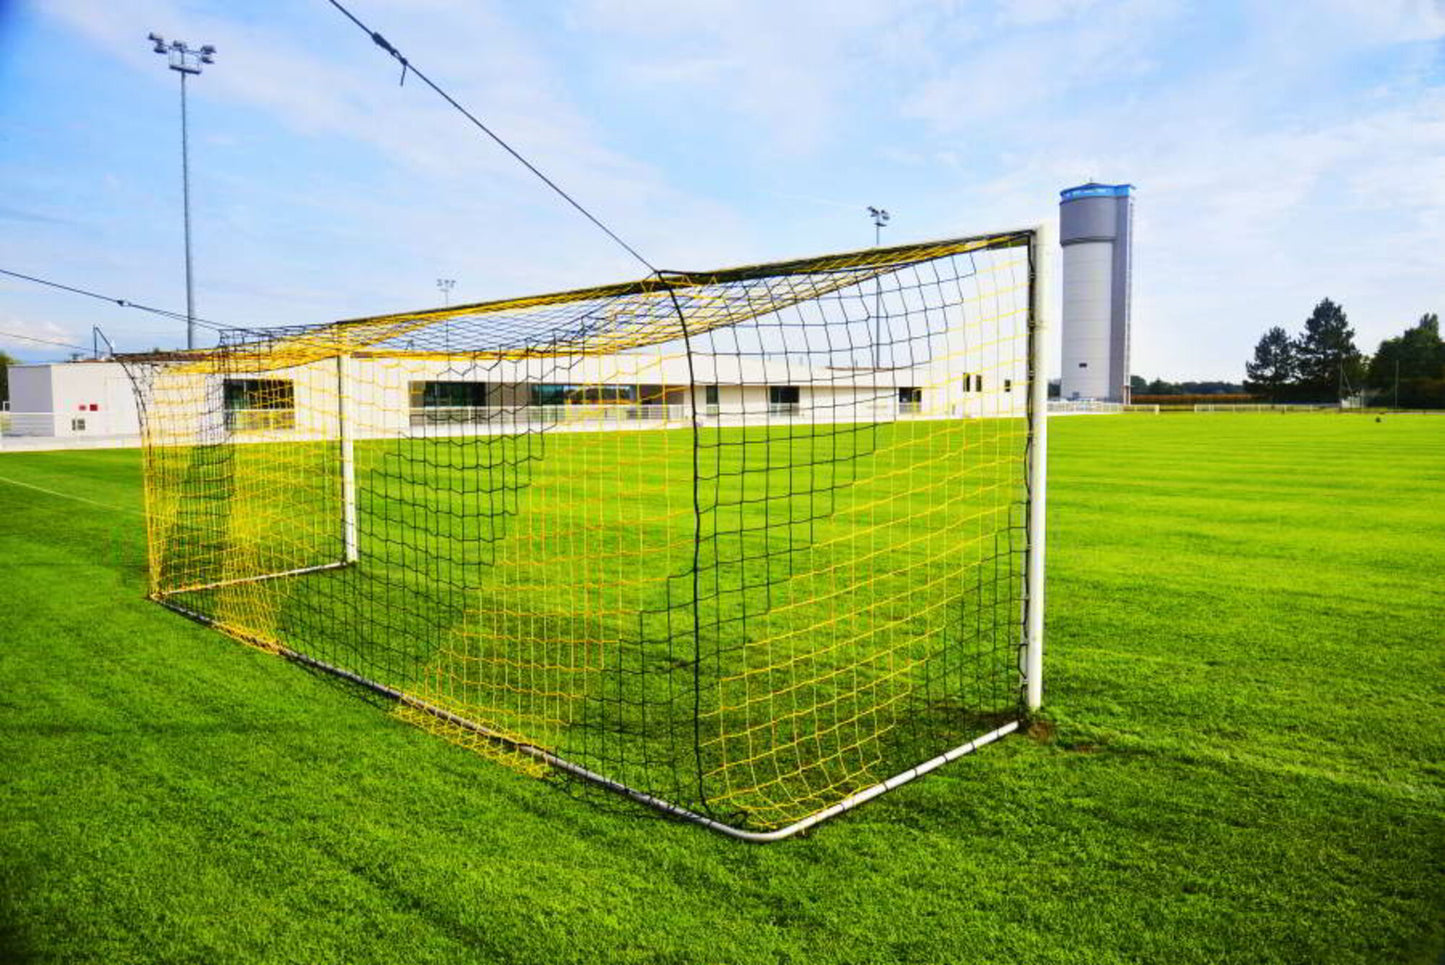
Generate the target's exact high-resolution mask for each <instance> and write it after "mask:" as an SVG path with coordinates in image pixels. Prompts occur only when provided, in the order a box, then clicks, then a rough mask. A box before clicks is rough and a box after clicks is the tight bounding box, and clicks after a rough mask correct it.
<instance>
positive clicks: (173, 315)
mask: <svg viewBox="0 0 1445 965" xmlns="http://www.w3.org/2000/svg"><path fill="white" fill-rule="evenodd" d="M0 275H9V276H10V277H11V278H19V279H21V280H23V281H29V282H34V283H35V284H37V285H44V286H46V287H47V288H58V289H60V290H61V291H65V292H71V293H73V294H76V295H84V296H85V297H86V298H94V299H97V300H98V301H102V302H111V303H112V304H115V305H119V306H120V307H121V308H134V309H135V310H136V311H141V312H149V313H150V314H152V315H160V316H162V317H163V318H170V319H174V320H175V321H178V322H183V321H185V320H186V315H185V314H184V313H183V312H172V311H168V310H167V309H164V308H156V307H155V306H153V305H142V304H141V303H140V302H133V301H130V300H129V299H126V298H116V297H114V296H112V295H102V294H101V293H100V292H93V291H89V290H88V289H85V288H76V287H75V286H74V285H62V284H61V283H60V282H58V281H51V280H49V279H48V278H37V277H36V276H34V275H26V274H23V273H21V272H18V271H11V270H10V269H8V268H0ZM196 323H197V324H198V325H204V326H206V327H207V328H211V329H214V330H216V331H218V332H220V331H226V330H229V329H231V328H232V327H233V326H230V325H222V324H221V323H220V322H212V321H208V320H207V319H204V318H196ZM57 344H58V343H57ZM82 347H83V346H82Z"/></svg>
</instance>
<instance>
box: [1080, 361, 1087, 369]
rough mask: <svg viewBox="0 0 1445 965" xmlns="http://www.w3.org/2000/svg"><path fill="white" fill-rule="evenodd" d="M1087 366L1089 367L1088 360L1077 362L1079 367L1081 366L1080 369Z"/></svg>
mask: <svg viewBox="0 0 1445 965" xmlns="http://www.w3.org/2000/svg"><path fill="white" fill-rule="evenodd" d="M1088 367H1089V363H1088V362H1080V363H1079V368H1081V369H1086V368H1088Z"/></svg>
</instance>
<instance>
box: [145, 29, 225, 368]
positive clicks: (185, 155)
mask: <svg viewBox="0 0 1445 965" xmlns="http://www.w3.org/2000/svg"><path fill="white" fill-rule="evenodd" d="M146 39H147V40H149V41H150V42H151V43H152V44H153V45H154V46H153V47H152V49H153V50H154V51H155V52H156V53H158V54H163V55H166V56H168V57H169V58H170V68H171V70H173V71H175V72H176V73H178V74H180V75H181V206H182V209H183V215H182V217H183V219H184V221H185V232H186V348H188V349H190V348H195V347H196V289H195V283H194V281H193V280H192V274H191V159H190V148H189V145H188V143H187V141H188V138H187V130H186V75H188V74H199V73H200V72H201V65H202V64H214V63H215V62H216V61H215V56H216V48H215V47H213V46H211V45H210V44H206V45H205V46H204V47H201V48H200V49H197V50H193V49H191V48H190V47H189V46H187V45H186V43H185V41H182V40H172V41H171V42H170V43H166V41H165V38H164V37H162V36H161V35H160V34H157V33H152V34H149V35H147V37H146Z"/></svg>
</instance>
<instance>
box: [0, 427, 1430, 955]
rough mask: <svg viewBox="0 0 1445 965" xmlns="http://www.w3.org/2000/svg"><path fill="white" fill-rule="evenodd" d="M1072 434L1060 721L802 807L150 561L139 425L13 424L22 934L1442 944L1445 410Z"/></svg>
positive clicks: (1334, 951)
mask: <svg viewBox="0 0 1445 965" xmlns="http://www.w3.org/2000/svg"><path fill="white" fill-rule="evenodd" d="M1051 445H1052V452H1051V458H1050V493H1049V499H1050V531H1049V545H1050V558H1049V569H1048V572H1049V593H1050V596H1049V600H1048V607H1049V610H1048V638H1047V645H1048V655H1047V658H1046V675H1045V681H1046V712H1047V717H1048V718H1049V720H1050V721H1051V725H1050V726H1041V727H1038V728H1036V730H1035V733H1034V735H1033V736H1032V738H1031V739H1030V738H1010V739H1007V740H1005V741H1003V742H1001V743H999V744H996V745H994V746H991V747H989V748H987V749H986V750H983V751H981V752H979V753H978V754H975V755H973V756H971V757H969V758H966V759H964V760H962V761H959V762H957V763H955V764H953V765H950V766H949V767H947V768H944V769H943V770H941V771H939V772H936V773H935V774H933V775H932V776H930V777H929V778H928V779H926V780H923V781H919V782H915V783H914V784H911V785H909V786H907V787H906V788H903V789H901V790H899V791H897V792H895V793H893V794H891V795H889V796H887V797H886V798H884V799H882V800H880V801H877V802H874V803H873V804H871V805H870V806H869V807H867V808H864V809H861V810H859V811H857V812H854V813H852V814H850V815H848V816H847V817H845V818H842V819H840V820H839V821H837V822H836V823H834V824H832V825H830V826H825V827H823V828H821V829H820V830H818V831H817V832H815V833H814V834H812V835H810V836H808V837H806V838H801V839H798V840H793V841H789V842H786V843H783V844H779V845H773V846H770V847H766V848H760V847H752V846H747V845H743V844H739V843H737V842H733V841H728V840H725V839H721V838H718V837H716V836H714V835H711V834H708V833H706V832H703V831H701V830H699V829H697V828H693V827H688V826H680V825H675V824H672V823H668V822H664V821H661V820H659V819H656V818H653V817H650V816H647V817H642V816H633V815H630V814H620V813H618V812H617V811H616V810H613V809H601V808H597V807H594V806H592V805H590V804H589V803H587V802H585V801H579V800H575V799H573V798H571V797H569V796H567V795H565V794H561V793H558V792H557V790H556V789H555V788H551V787H549V786H548V785H547V784H545V783H543V782H539V781H535V780H531V779H528V778H525V777H523V776H521V775H519V774H517V773H515V772H513V771H512V770H509V769H507V768H504V767H500V766H497V765H496V764H495V763H493V762H490V761H486V760H482V759H480V758H478V757H477V756H475V755H472V754H470V753H468V752H466V751H465V750H462V749H460V748H457V747H455V746H453V745H450V744H448V743H446V742H443V741H439V740H437V739H436V738H435V737H432V736H430V735H428V734H426V733H424V732H422V731H420V730H417V729H415V728H411V727H407V726H404V725H402V724H401V723H400V722H398V721H397V720H396V719H395V718H394V717H393V716H392V715H389V714H387V713H385V712H383V710H380V709H378V708H377V707H375V706H372V705H371V704H369V703H367V702H365V701H362V700H358V699H357V697H356V695H355V693H354V692H352V691H350V690H347V689H345V688H343V687H341V686H339V685H337V684H335V683H334V682H332V681H331V680H330V679H328V678H325V677H322V676H319V675H313V674H308V673H304V672H302V671H301V670H299V669H298V668H297V667H296V666H294V665H292V664H288V663H286V662H283V661H280V660H276V659H274V658H272V657H269V656H267V655H265V654H262V653H260V652H258V651H255V650H252V649H249V648H246V647H242V646H239V645H237V644H236V643H234V642H232V641H229V640H227V639H226V638H224V637H222V636H220V635H219V634H216V633H214V632H211V631H208V630H206V629H204V628H202V627H200V626H197V625H194V624H192V623H189V622H187V621H185V620H183V619H182V618H180V617H178V616H177V615H175V614H172V613H169V612H167V611H165V610H162V609H161V608H159V607H157V606H155V605H154V604H151V603H148V602H146V601H144V600H143V599H142V598H141V595H142V593H143V591H144V535H143V519H142V516H141V514H140V510H141V497H140V470H139V454H138V453H137V452H133V451H104V452H69V453H46V454H6V455H0V547H3V555H0V566H3V567H4V568H5V571H6V586H7V587H8V589H9V593H8V603H9V605H8V606H7V607H6V608H5V611H4V615H3V616H0V639H3V641H4V645H3V647H0V678H3V680H4V681H5V682H6V688H5V691H4V694H3V696H0V708H3V709H0V766H3V768H4V773H5V780H4V781H3V782H0V959H3V960H7V961H8V960H17V961H56V962H62V961H63V962H84V961H96V962H100V961H105V962H118V961H145V962H158V961H195V960H204V961H248V962H249V961H351V962H362V961H368V962H369V961H376V962H397V961H407V962H422V961H485V962H508V961H515V962H570V961H577V962H604V961H605V962H611V961H626V962H706V961H717V962H810V963H811V962H890V961H916V962H945V961H948V962H952V961H959V962H965V961H966V962H1069V963H1089V962H1100V963H1102V962H1116V961H1170V962H1228V961H1237V962H1311V963H1316V962H1361V963H1363V962H1379V961H1407V962H1409V961H1417V962H1422V963H1424V962H1434V961H1435V960H1436V959H1437V958H1438V956H1439V954H1440V951H1441V949H1442V946H1445V917H1442V909H1445V769H1442V765H1441V762H1442V761H1445V728H1442V727H1441V726H1440V724H1439V721H1440V720H1441V717H1442V713H1445V700H1442V689H1441V687H1442V685H1441V682H1442V681H1445V630H1442V627H1445V604H1442V602H1441V600H1442V595H1441V585H1442V581H1445V499H1442V496H1441V493H1442V492H1445V419H1439V418H1436V417H1429V416H1398V417H1397V416H1385V417H1384V419H1383V421H1381V422H1376V421H1375V420H1374V419H1373V418H1372V417H1367V416H1340V415H1307V416H1300V415H1291V416H1280V415H1207V416H1194V415H1179V416H1114V417H1079V418H1067V419H1058V420H1055V421H1054V422H1053V423H1052V425H1051Z"/></svg>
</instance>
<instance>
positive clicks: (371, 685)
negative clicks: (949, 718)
mask: <svg viewBox="0 0 1445 965" xmlns="http://www.w3.org/2000/svg"><path fill="white" fill-rule="evenodd" d="M337 565H338V564H331V565H329V566H327V567H319V569H332V568H335V567H336V566H337ZM340 565H344V564H340ZM238 582H239V581H238ZM197 589H199V587H198V588H197ZM175 592H176V591H172V593H171V594H164V595H163V594H152V595H151V599H152V600H154V601H155V602H157V603H159V604H160V605H161V606H163V607H165V608H166V609H168V610H171V611H173V612H175V613H179V614H180V615H181V616H184V617H186V618H188V619H190V620H194V621H195V622H197V623H200V624H202V625H204V626H207V627H211V628H213V629H217V630H220V631H222V632H223V633H225V634H227V635H228V636H233V637H236V638H238V639H241V640H244V641H246V642H249V643H252V644H254V645H256V646H258V647H260V648H262V649H265V650H267V651H270V652H273V653H275V654H277V655H278V656H280V657H284V658H285V659H287V660H289V661H291V662H293V663H297V664H300V665H302V666H304V667H311V668H313V669H315V670H320V671H322V672H323V673H327V674H331V675H332V676H335V677H338V678H340V679H342V680H345V681H348V682H349V683H353V684H356V685H357V686H360V687H365V688H366V689H367V690H370V691H372V692H374V693H377V694H380V695H381V696H384V697H388V698H390V699H392V700H394V701H396V702H397V703H399V704H403V705H405V706H407V707H411V708H413V709H415V710H419V711H421V712H422V713H425V714H429V715H431V716H433V717H435V718H437V719H438V720H441V721H445V722H446V723H448V724H452V725H453V726H456V727H460V728H462V729H464V730H468V731H471V732H472V733H474V734H478V735H480V736H481V737H484V738H486V739H487V740H490V741H493V742H495V743H496V744H498V745H500V746H503V747H506V748H508V749H509V750H513V751H516V752H517V753H520V754H523V755H526V756H527V757H531V758H534V759H536V760H539V761H541V762H543V763H544V764H546V765H548V766H549V767H554V768H556V769H557V770H559V771H562V772H564V773H566V774H570V775H572V776H573V777H576V778H579V779H581V780H583V781H586V782H588V783H589V784H594V785H596V786H598V787H601V788H604V789H606V790H608V791H611V792H613V793H614V794H619V795H621V796H623V797H626V798H628V799H630V800H632V801H636V802H637V803H638V804H642V805H645V806H647V807H649V808H652V809H653V810H655V811H659V812H661V813H663V814H665V815H667V816H668V817H672V818H676V819H678V820H681V821H686V822H688V823H690V824H696V825H700V826H702V827H704V828H707V829H708V830H710V831H716V832H717V833H719V834H722V835H726V836H727V837H729V838H733V839H735V840H738V841H747V842H750V843H753V844H767V843H770V842H773V841H782V840H784V839H785V838H791V837H793V836H794V835H797V834H800V833H802V832H804V831H807V830H808V829H809V828H813V827H816V826H817V825H819V824H822V823H823V822H824V821H827V820H829V819H830V818H834V817H837V816H838V815H840V814H843V813H845V812H847V811H851V810H853V809H854V808H856V807H858V805H860V804H865V803H867V802H868V801H871V800H873V799H874V798H876V797H881V796H882V795H884V794H887V793H888V792H889V791H892V790H894V789H896V788H899V787H902V786H903V785H905V784H907V783H909V782H910V781H913V780H915V779H916V778H920V777H922V776H923V775H925V774H927V773H929V772H930V771H934V770H937V769H938V768H940V767H942V766H943V765H944V764H948V763H950V762H952V761H956V760H958V759H959V758H960V757H963V756H964V755H966V754H970V753H972V752H973V751H976V750H978V749H979V748H980V747H984V746H986V745H988V744H992V743H993V742H994V741H996V740H998V739H999V738H1001V737H1006V736H1008V735H1009V734H1012V733H1014V732H1015V731H1017V730H1018V729H1019V727H1020V726H1021V724H1022V718H1020V719H1019V720H1011V721H1009V722H1008V723H1006V724H1004V725H1003V726H1002V727H997V728H995V729H994V730H991V731H989V732H988V733H986V734H983V735H981V736H979V737H975V738H974V739H973V740H970V741H966V742H965V743H962V744H959V745H958V746H957V747H953V748H950V749H949V750H946V751H944V752H943V753H942V754H938V755H936V756H934V757H931V758H929V759H928V760H926V761H923V762H922V763H920V764H915V765H914V766H913V767H910V768H907V769H905V770H902V771H899V772H898V773H897V774H895V775H893V776H892V777H890V778H888V779H887V780H885V781H879V782H878V783H876V784H872V785H870V786H868V787H865V788H863V789H862V790H860V791H855V792H854V793H852V794H850V795H848V796H847V797H845V798H843V800H841V801H838V802H837V803H835V804H831V805H829V806H828V807H826V808H823V809H822V810H820V811H816V812H814V813H812V814H810V815H808V816H807V817H805V818H801V819H799V820H797V821H794V822H793V823H792V824H788V825H784V826H783V827H781V828H775V829H773V830H771V831H750V830H748V829H746V828H739V827H735V826H734V825H731V824H728V823H727V822H725V821H719V820H717V819H716V818H710V817H708V816H707V815H705V814H699V813H697V812H696V811H693V810H690V809H688V808H685V807H683V806H682V805H680V804H674V803H673V802H671V801H668V800H666V799H664V798H660V797H657V796H655V795H652V794H648V793H647V792H646V791H641V790H638V789H637V788H635V787H632V786H630V785H628V784H624V783H623V782H621V781H616V780H613V779H612V778H610V777H607V776H605V775H603V774H598V773H597V772H596V771H592V770H589V769H588V768H585V767H583V766H582V765H580V764H577V763H574V762H573V761H569V760H567V759H566V758H565V757H559V756H558V755H556V754H553V753H552V752H551V751H548V750H544V749H543V748H541V747H537V746H536V745H534V744H526V743H522V742H519V741H514V740H511V739H509V738H507V737H505V736H503V735H502V734H499V733H497V732H496V731H494V730H492V729H491V728H489V727H487V726H485V725H483V724H479V723H477V722H476V721H474V720H470V719H468V718H466V717H462V716H460V715H458V714H454V713H452V712H451V711H449V710H446V709H445V708H442V707H438V706H437V705H435V704H433V703H430V702H428V701H425V700H422V699H421V698H419V697H414V696H412V695H411V694H408V693H406V692H405V691H401V690H397V689H396V688H395V687H389V686H387V685H386V684H383V683H380V682H379V681H376V680H372V679H371V678H370V677H364V676H362V675H361V674H358V673H354V672H352V671H350V670H346V669H345V668H342V667H338V666H336V665H334V664H330V663H327V662H326V661H324V660H318V659H317V658H315V657H312V656H309V655H308V654H304V653H301V652H300V651H297V650H292V649H291V648H290V647H286V646H281V645H279V644H276V643H274V642H273V641H269V640H264V639H261V638H259V637H253V636H251V635H249V634H246V633H243V632H241V631H238V630H236V629H235V628H234V627H229V626H226V625H224V624H222V623H221V622H220V621H218V620H216V619H214V618H212V617H209V616H206V615H205V614H204V613H199V612H197V611H195V610H192V609H191V608H189V607H187V606H183V605H182V604H180V603H178V602H176V601H175V600H173V599H171V596H172V595H174V593H175ZM181 592H184V591H181Z"/></svg>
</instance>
